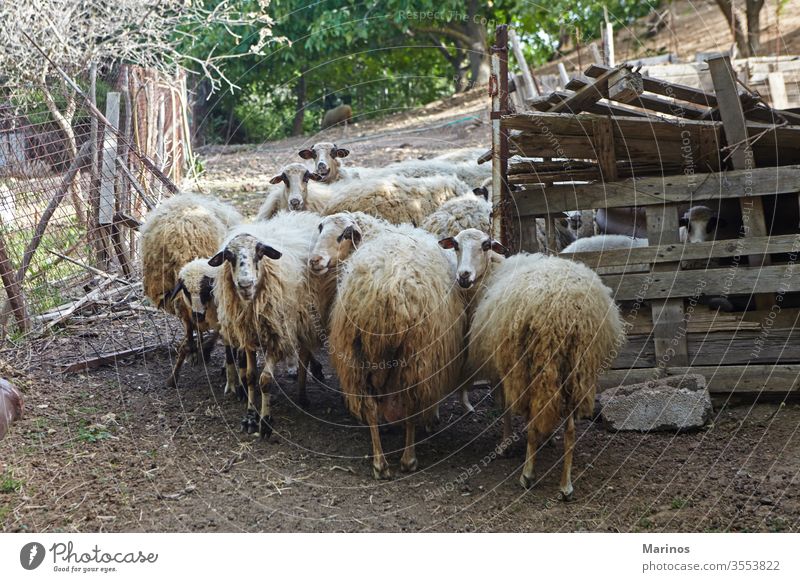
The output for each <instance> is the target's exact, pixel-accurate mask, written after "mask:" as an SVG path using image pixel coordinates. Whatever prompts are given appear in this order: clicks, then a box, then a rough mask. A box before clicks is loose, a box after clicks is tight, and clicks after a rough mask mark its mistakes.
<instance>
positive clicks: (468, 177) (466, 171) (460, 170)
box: [366, 158, 492, 188]
mask: <svg viewBox="0 0 800 582" xmlns="http://www.w3.org/2000/svg"><path fill="white" fill-rule="evenodd" d="M374 171H375V170H374ZM375 172H377V173H378V174H379V175H384V176H386V175H393V176H407V177H409V178H425V177H430V176H454V177H456V178H458V179H459V180H461V181H463V182H466V183H467V184H468V185H469V186H470V187H472V188H477V187H479V186H481V185H483V182H484V181H485V180H486V179H487V178H489V177H491V174H492V168H491V166H488V165H478V164H477V163H475V162H459V163H454V162H450V161H447V160H438V159H435V158H434V159H432V160H405V161H403V162H396V163H394V164H389V165H388V166H385V167H383V168H380V169H379V170H376V171H375ZM366 176H367V177H368V175H366Z"/></svg>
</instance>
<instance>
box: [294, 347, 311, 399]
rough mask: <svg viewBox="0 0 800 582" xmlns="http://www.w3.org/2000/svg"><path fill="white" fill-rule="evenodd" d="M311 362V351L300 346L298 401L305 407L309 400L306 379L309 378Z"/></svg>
mask: <svg viewBox="0 0 800 582" xmlns="http://www.w3.org/2000/svg"><path fill="white" fill-rule="evenodd" d="M310 363H311V352H310V351H308V350H307V349H306V348H300V367H298V368H297V402H298V404H300V406H301V407H303V408H308V406H309V400H308V395H307V394H306V381H307V380H308V366H309V365H310Z"/></svg>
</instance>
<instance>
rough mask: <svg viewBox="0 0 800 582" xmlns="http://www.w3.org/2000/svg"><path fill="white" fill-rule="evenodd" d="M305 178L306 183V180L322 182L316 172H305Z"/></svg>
mask: <svg viewBox="0 0 800 582" xmlns="http://www.w3.org/2000/svg"><path fill="white" fill-rule="evenodd" d="M305 177H306V181H308V180H314V182H320V181H322V176H320V175H319V174H317V173H316V172H308V171H307V172H306V176H305Z"/></svg>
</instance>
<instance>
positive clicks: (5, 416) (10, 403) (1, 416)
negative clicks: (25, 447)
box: [0, 378, 22, 440]
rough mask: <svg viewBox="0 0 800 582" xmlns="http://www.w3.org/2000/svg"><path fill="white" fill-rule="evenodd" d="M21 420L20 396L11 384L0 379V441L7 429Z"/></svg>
mask: <svg viewBox="0 0 800 582" xmlns="http://www.w3.org/2000/svg"><path fill="white" fill-rule="evenodd" d="M20 418H22V394H20V393H19V390H17V389H16V388H15V387H14V385H13V384H11V382H9V381H8V380H5V379H3V378H0V440H2V439H3V437H4V436H6V433H7V432H8V429H9V427H10V426H11V425H12V424H13V423H14V422H15V421H17V420H19V419H20Z"/></svg>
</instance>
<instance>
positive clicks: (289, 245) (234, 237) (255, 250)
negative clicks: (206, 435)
mask: <svg viewBox="0 0 800 582" xmlns="http://www.w3.org/2000/svg"><path fill="white" fill-rule="evenodd" d="M319 220H320V217H319V216H318V215H316V214H313V213H310V212H282V213H280V214H278V215H277V216H276V217H275V218H273V219H272V220H270V221H268V222H263V223H256V224H245V225H241V226H239V227H236V228H234V229H233V230H232V231H231V232H230V233H229V235H228V237H227V238H226V240H225V241H224V243H223V244H222V245H221V250H220V251H219V252H218V253H217V254H216V255H214V256H213V257H212V258H211V260H209V264H210V265H211V266H213V267H220V266H221V267H222V272H221V274H220V275H219V276H218V277H217V279H216V281H215V283H214V296H215V297H216V300H217V304H218V308H217V315H218V318H219V324H220V330H221V332H222V335H223V336H224V337H226V338H227V339H229V340H230V341H231V343H232V344H233V345H235V346H236V347H237V348H239V349H241V350H244V351H245V354H246V356H245V357H246V373H245V385H246V387H247V414H246V416H245V418H244V419H243V421H242V429H243V430H245V431H247V432H248V433H253V432H260V433H261V436H262V438H266V437H268V436H269V435H270V434H271V433H272V417H271V414H270V401H269V400H270V399H269V386H270V383H271V382H272V380H273V373H274V368H275V364H276V363H277V362H280V361H281V360H285V359H287V358H290V357H292V356H298V357H299V360H300V364H301V366H300V368H299V374H298V395H299V396H298V400H299V402H300V404H301V405H302V406H306V405H307V404H308V398H307V396H306V392H305V388H306V374H307V371H308V366H309V361H310V359H311V352H312V351H313V350H314V349H315V348H316V347H317V345H318V343H319V338H318V333H317V332H318V331H319V330H318V325H319V322H318V320H317V319H318V317H319V315H318V314H319V309H318V307H317V300H316V297H315V295H314V291H313V290H312V287H311V286H310V285H309V282H308V279H307V276H306V274H307V269H306V263H307V261H308V253H309V249H310V245H311V238H312V236H313V234H314V232H315V229H316V228H317V225H318V224H319ZM258 350H263V352H264V369H263V371H262V373H261V376H260V378H257V374H258V370H257V366H256V353H257V351H258ZM256 386H258V387H259V388H260V391H261V408H260V411H259V410H257V409H256V405H255V390H256Z"/></svg>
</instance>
